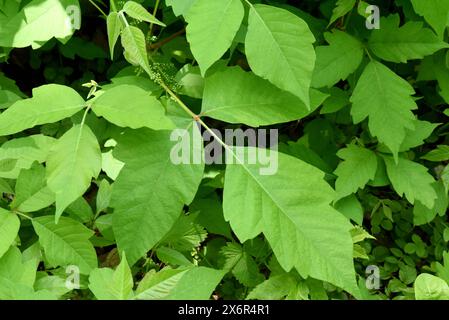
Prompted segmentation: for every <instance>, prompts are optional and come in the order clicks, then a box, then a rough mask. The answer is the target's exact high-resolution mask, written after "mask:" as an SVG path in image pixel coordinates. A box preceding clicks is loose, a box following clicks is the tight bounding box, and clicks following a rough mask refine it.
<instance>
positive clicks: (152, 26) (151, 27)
mask: <svg viewBox="0 0 449 320" xmlns="http://www.w3.org/2000/svg"><path fill="white" fill-rule="evenodd" d="M159 2H160V0H156V4H155V6H154V9H153V16H155V17H156V14H157V9H158V7H159ZM153 28H154V23H153V22H151V23H150V31H148V36H149V38H150V39H151V36H152V35H153Z"/></svg>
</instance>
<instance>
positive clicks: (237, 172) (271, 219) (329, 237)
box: [223, 148, 358, 295]
mask: <svg viewBox="0 0 449 320" xmlns="http://www.w3.org/2000/svg"><path fill="white" fill-rule="evenodd" d="M235 150H237V152H238V150H243V149H240V148H236V149H235ZM257 150H259V152H265V151H262V150H261V149H256V148H245V149H244V150H243V154H244V155H246V157H248V154H247V152H257ZM237 156H238V155H237ZM270 156H271V158H270V159H271V160H273V161H276V160H274V159H275V158H274V157H275V156H277V157H278V164H277V168H278V171H277V173H276V174H275V175H261V174H260V169H261V168H262V166H261V165H260V164H257V163H256V164H247V163H245V162H244V161H242V157H241V156H240V157H239V156H238V158H239V159H240V163H237V164H233V165H228V166H227V168H226V176H225V187H224V196H223V208H224V214H225V218H226V219H227V220H229V221H230V223H231V227H232V229H233V231H234V232H235V233H236V235H237V237H238V238H239V240H240V241H241V242H244V241H246V240H248V239H252V238H254V237H255V236H257V235H258V234H259V233H261V232H263V233H264V235H265V236H266V238H267V239H268V242H269V243H270V245H271V247H272V249H273V251H274V254H275V255H276V257H277V259H278V261H279V263H280V264H281V266H282V267H283V268H284V269H285V270H287V271H289V270H291V269H292V268H296V269H297V270H298V272H299V273H300V274H301V275H302V276H303V277H306V276H308V275H310V276H312V277H314V278H317V279H320V280H324V281H328V282H331V283H333V284H335V285H337V286H340V287H342V288H344V289H345V290H347V291H349V292H351V293H353V294H355V295H357V291H358V290H357V288H356V282H355V272H354V267H353V262H352V240H351V236H350V234H349V230H350V228H351V224H350V223H349V221H348V220H347V219H346V218H345V217H343V216H342V215H341V214H340V213H339V212H337V211H336V210H335V209H333V208H332V207H331V206H330V203H331V202H332V201H333V199H334V198H335V193H334V191H333V190H332V189H331V188H330V187H329V185H328V184H327V183H326V182H325V181H324V180H323V177H324V174H323V173H322V172H321V171H319V170H318V169H316V168H315V167H312V166H311V165H309V164H306V163H305V162H302V161H301V160H298V159H295V158H292V157H290V156H287V155H284V154H282V153H275V151H271V153H270ZM245 159H248V158H245ZM242 212H245V214H244V215H242V214H241V213H242ZM323 221H326V223H323Z"/></svg>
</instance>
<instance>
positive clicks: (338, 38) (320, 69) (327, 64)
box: [312, 30, 363, 88]
mask: <svg viewBox="0 0 449 320" xmlns="http://www.w3.org/2000/svg"><path fill="white" fill-rule="evenodd" d="M324 38H325V39H326V41H327V42H328V43H329V45H328V46H318V47H317V48H316V65H315V69H314V71H313V76H312V87H314V88H321V87H332V86H333V85H334V84H336V83H337V82H338V81H340V80H346V78H347V77H348V76H349V75H350V74H352V73H354V71H356V70H357V68H358V67H359V65H360V63H361V62H362V59H363V45H362V43H361V42H360V41H359V40H357V39H356V38H354V37H353V36H351V35H349V34H348V33H346V32H343V31H338V30H335V31H334V32H332V33H325V34H324Z"/></svg>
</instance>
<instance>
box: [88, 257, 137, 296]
mask: <svg viewBox="0 0 449 320" xmlns="http://www.w3.org/2000/svg"><path fill="white" fill-rule="evenodd" d="M133 286H134V281H133V277H132V274H131V270H130V268H129V266H128V262H127V261H126V256H125V255H124V254H123V255H122V260H121V261H120V264H119V265H118V267H117V269H116V270H115V271H113V270H112V269H109V268H99V269H95V270H92V272H91V273H90V275H89V289H90V290H91V291H92V292H93V294H94V295H95V297H96V298H97V299H98V300H128V299H131V298H132V297H133Z"/></svg>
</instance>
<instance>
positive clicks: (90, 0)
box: [89, 0, 108, 17]
mask: <svg viewBox="0 0 449 320" xmlns="http://www.w3.org/2000/svg"><path fill="white" fill-rule="evenodd" d="M89 2H90V4H91V5H93V6H94V7H95V8H97V10H98V11H100V12H101V14H102V15H103V16H105V17H107V16H108V15H107V14H106V13H104V11H103V10H102V9H101V8H100V7H99V6H98V5H97V4H96V3H95V2H94V1H93V0H89Z"/></svg>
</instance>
